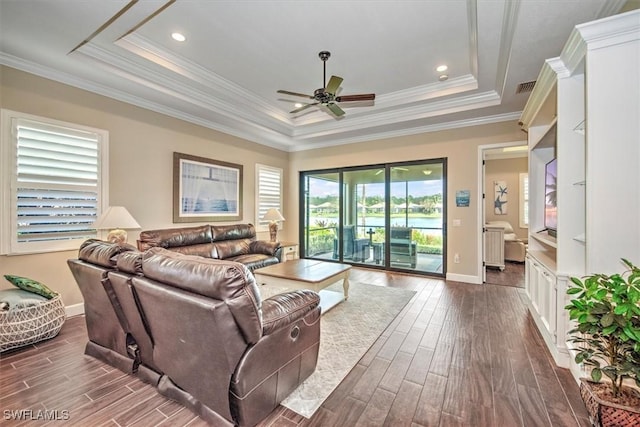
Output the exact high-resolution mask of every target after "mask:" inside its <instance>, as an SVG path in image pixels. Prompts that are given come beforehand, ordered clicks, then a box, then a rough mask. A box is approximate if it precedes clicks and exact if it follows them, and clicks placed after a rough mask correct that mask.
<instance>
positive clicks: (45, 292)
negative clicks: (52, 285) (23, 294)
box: [4, 274, 58, 299]
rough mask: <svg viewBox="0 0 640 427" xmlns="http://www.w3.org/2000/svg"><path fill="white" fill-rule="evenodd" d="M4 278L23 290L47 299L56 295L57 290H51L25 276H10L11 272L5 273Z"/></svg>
mask: <svg viewBox="0 0 640 427" xmlns="http://www.w3.org/2000/svg"><path fill="white" fill-rule="evenodd" d="M4 278H5V279H7V280H8V281H9V282H11V283H12V284H13V285H15V286H17V287H19V288H20V289H22V290H23V291H27V292H33V293H34V294H38V295H42V296H43V297H45V298H47V299H51V298H53V297H55V296H56V295H58V293H57V292H53V291H52V290H51V289H49V288H47V287H46V286H45V285H43V284H42V283H40V282H38V281H35V280H33V279H29V278H27V277H20V276H12V275H11V274H5V275H4Z"/></svg>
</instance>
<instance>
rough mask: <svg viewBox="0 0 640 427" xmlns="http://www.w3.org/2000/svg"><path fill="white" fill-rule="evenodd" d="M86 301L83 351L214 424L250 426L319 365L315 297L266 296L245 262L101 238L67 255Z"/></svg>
mask: <svg viewBox="0 0 640 427" xmlns="http://www.w3.org/2000/svg"><path fill="white" fill-rule="evenodd" d="M68 264H69V267H70V269H71V271H72V273H73V275H74V277H75V279H76V281H77V282H78V286H79V288H80V290H81V292H82V294H83V297H84V303H85V317H86V322H87V332H88V335H89V342H88V343H87V346H86V348H85V353H86V354H88V355H90V356H93V357H96V358H98V359H100V360H102V361H104V362H106V363H108V364H110V365H112V366H115V367H116V368H118V369H120V370H123V371H125V372H127V373H132V374H135V375H137V376H138V377H140V378H141V379H142V380H143V381H146V382H149V383H151V384H153V385H155V386H157V388H158V391H159V392H160V393H161V394H163V395H165V396H167V397H169V398H171V399H174V400H176V401H178V402H180V403H181V404H183V405H184V406H186V407H188V408H189V409H191V410H192V411H193V412H195V413H197V414H198V415H200V416H201V417H203V418H204V419H205V420H206V421H208V422H209V423H211V424H213V425H239V426H250V425H254V424H256V423H257V422H259V421H260V420H262V419H263V418H264V417H265V416H267V415H268V414H269V413H270V412H271V411H272V410H273V409H274V408H275V407H276V406H277V405H278V404H279V403H280V402H281V401H282V400H283V399H284V398H285V397H286V396H287V395H288V394H290V393H291V391H293V390H294V389H295V388H296V387H297V386H298V385H299V384H300V383H302V381H304V380H305V379H306V378H307V377H308V376H309V375H310V374H311V373H312V372H313V371H314V370H315V367H316V364H317V358H318V350H319V342H320V307H319V301H320V299H319V296H318V294H317V293H315V292H313V291H308V290H303V291H294V292H290V293H285V294H280V295H276V296H273V297H271V298H268V299H266V300H264V301H263V300H262V298H261V296H260V291H259V289H258V287H257V285H256V283H255V279H254V277H253V274H251V272H250V271H249V270H248V268H247V267H246V266H245V265H244V264H241V263H237V262H232V261H221V260H214V259H209V258H202V257H199V256H190V255H183V254H180V253H178V252H172V251H168V250H165V249H162V248H152V249H150V250H148V251H147V252H145V253H141V252H138V251H136V250H135V249H134V248H132V247H127V246H120V245H117V244H112V243H108V242H102V241H99V240H88V241H86V242H85V243H83V244H82V246H81V248H80V251H79V254H78V259H74V260H69V261H68Z"/></svg>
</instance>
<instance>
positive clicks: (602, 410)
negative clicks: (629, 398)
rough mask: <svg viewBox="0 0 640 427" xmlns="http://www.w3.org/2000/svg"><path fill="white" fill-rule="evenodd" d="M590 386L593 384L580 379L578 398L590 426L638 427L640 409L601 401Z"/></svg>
mask: <svg viewBox="0 0 640 427" xmlns="http://www.w3.org/2000/svg"><path fill="white" fill-rule="evenodd" d="M591 384H594V383H593V382H591V381H589V380H587V379H586V378H580V396H582V400H583V401H584V404H585V405H586V406H587V412H588V413H589V418H590V420H591V424H593V425H594V426H596V427H636V426H640V408H638V407H631V406H623V405H619V404H617V403H613V402H607V401H606V400H602V399H600V398H599V397H598V396H597V395H596V394H595V392H594V391H593V389H592V387H591ZM623 388H628V387H623Z"/></svg>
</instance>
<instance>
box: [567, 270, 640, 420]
mask: <svg viewBox="0 0 640 427" xmlns="http://www.w3.org/2000/svg"><path fill="white" fill-rule="evenodd" d="M622 262H623V263H624V264H625V266H626V267H627V268H628V269H627V270H626V271H625V272H623V273H622V274H613V275H611V276H609V275H605V274H593V275H590V276H586V277H583V278H582V280H581V279H579V278H576V277H572V278H571V282H572V284H571V286H570V287H569V288H568V289H567V294H569V295H572V296H573V298H572V299H571V301H570V304H569V305H567V306H566V307H565V309H567V310H569V318H570V319H571V320H573V321H575V328H574V329H572V330H570V331H569V334H570V336H571V338H570V339H569V342H572V343H574V344H576V347H575V348H574V350H575V351H576V353H575V361H576V363H578V364H580V363H583V364H584V365H586V366H588V367H590V368H591V381H589V380H587V379H584V378H583V379H581V382H580V394H581V395H582V398H583V400H584V401H585V404H586V406H587V410H588V411H589V415H590V416H591V421H592V422H593V423H594V425H597V426H598V425H602V426H638V425H640V392H639V390H638V389H636V388H633V387H628V386H626V385H625V384H624V383H625V381H628V382H631V381H635V384H636V385H637V386H638V387H640V268H638V267H636V266H635V265H633V264H632V263H631V262H630V261H628V260H626V259H622ZM603 375H604V379H605V381H602V380H603Z"/></svg>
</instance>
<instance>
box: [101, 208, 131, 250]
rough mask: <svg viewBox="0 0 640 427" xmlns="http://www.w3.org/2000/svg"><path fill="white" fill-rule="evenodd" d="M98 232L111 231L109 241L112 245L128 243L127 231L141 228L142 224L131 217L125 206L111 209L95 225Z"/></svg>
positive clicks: (108, 236)
mask: <svg viewBox="0 0 640 427" xmlns="http://www.w3.org/2000/svg"><path fill="white" fill-rule="evenodd" d="M93 227H94V228H95V229H96V230H110V231H109V234H108V235H107V241H109V242H111V243H118V244H123V243H127V232H126V231H124V229H125V228H127V229H134V228H140V224H138V222H137V221H136V220H135V219H134V218H133V217H132V216H131V214H130V213H129V211H127V209H126V208H125V207H124V206H109V208H108V209H107V210H106V211H105V212H104V213H103V214H102V215H100V216H99V217H98V219H96V222H94V223H93Z"/></svg>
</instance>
